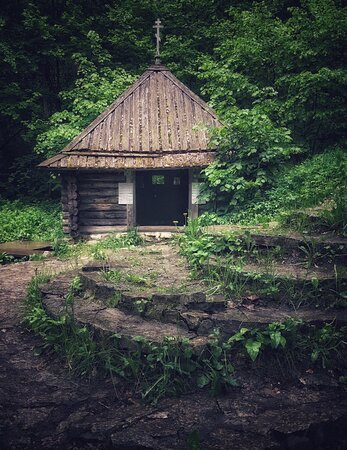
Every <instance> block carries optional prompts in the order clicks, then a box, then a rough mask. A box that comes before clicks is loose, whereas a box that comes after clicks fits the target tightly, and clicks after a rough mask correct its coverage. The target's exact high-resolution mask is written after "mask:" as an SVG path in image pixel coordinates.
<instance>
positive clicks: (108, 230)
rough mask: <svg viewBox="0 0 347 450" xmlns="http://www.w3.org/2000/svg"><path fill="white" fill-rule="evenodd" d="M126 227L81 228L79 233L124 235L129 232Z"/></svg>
mask: <svg viewBox="0 0 347 450" xmlns="http://www.w3.org/2000/svg"><path fill="white" fill-rule="evenodd" d="M127 229H128V228H127V227H126V226H118V225H114V226H99V227H98V226H80V227H79V231H80V232H81V233H85V234H104V233H122V232H124V231H127Z"/></svg>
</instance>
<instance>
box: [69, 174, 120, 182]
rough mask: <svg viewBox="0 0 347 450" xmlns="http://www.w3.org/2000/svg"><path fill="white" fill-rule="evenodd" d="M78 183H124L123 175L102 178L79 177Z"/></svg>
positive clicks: (101, 176)
mask: <svg viewBox="0 0 347 450" xmlns="http://www.w3.org/2000/svg"><path fill="white" fill-rule="evenodd" d="M78 182H79V183H101V182H106V183H124V182H125V176H123V175H119V176H117V175H115V176H103V175H100V177H96V176H93V177H92V176H80V177H79V178H78Z"/></svg>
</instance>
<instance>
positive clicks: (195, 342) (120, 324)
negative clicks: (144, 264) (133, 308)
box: [40, 274, 208, 352]
mask: <svg viewBox="0 0 347 450" xmlns="http://www.w3.org/2000/svg"><path fill="white" fill-rule="evenodd" d="M71 280H72V276H71V274H64V275H62V276H59V277H57V278H56V279H55V280H54V281H53V282H51V283H47V284H46V285H44V286H42V287H41V289H40V290H41V293H42V303H43V306H44V308H45V310H46V311H47V313H48V314H49V315H51V316H52V317H54V318H58V317H60V316H61V315H63V314H65V313H66V306H65V300H64V299H65V296H66V294H67V292H68V288H69V285H70V282H71ZM74 317H75V320H76V321H77V322H78V323H80V324H82V325H88V326H89V327H91V328H92V329H94V330H95V331H96V332H98V333H99V334H100V335H101V336H111V335H117V336H119V337H120V338H121V343H120V345H121V347H124V348H134V346H136V345H137V344H136V341H137V338H138V337H140V338H143V339H145V340H147V341H149V342H156V343H160V342H163V341H164V339H165V338H166V337H173V338H176V339H182V338H186V339H188V340H189V344H190V345H192V347H193V349H194V350H195V351H197V352H200V351H202V349H203V348H204V347H205V346H206V345H207V343H208V339H207V338H206V337H198V336H197V335H196V334H195V333H191V332H189V331H187V330H185V329H184V328H181V327H180V326H178V325H174V324H170V323H163V322H160V321H157V320H150V319H144V318H142V317H139V316H138V315H130V314H127V313H125V312H124V311H122V310H120V309H118V308H107V307H105V306H103V305H101V304H98V303H96V302H94V301H91V300H89V299H87V298H83V297H78V296H76V298H75V301H74Z"/></svg>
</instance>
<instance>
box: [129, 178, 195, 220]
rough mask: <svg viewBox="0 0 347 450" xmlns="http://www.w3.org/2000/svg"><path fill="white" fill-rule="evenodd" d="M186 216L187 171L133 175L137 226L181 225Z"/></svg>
mask: <svg viewBox="0 0 347 450" xmlns="http://www.w3.org/2000/svg"><path fill="white" fill-rule="evenodd" d="M187 212H188V170H147V171H138V172H136V222H137V224H138V225H173V224H174V221H177V222H178V225H184V220H185V218H184V213H187Z"/></svg>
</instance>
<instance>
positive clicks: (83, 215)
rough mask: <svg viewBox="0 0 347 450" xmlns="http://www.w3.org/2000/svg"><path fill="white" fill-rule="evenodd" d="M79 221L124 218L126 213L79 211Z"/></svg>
mask: <svg viewBox="0 0 347 450" xmlns="http://www.w3.org/2000/svg"><path fill="white" fill-rule="evenodd" d="M79 217H80V220H84V219H116V218H118V217H126V211H80V214H79Z"/></svg>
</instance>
